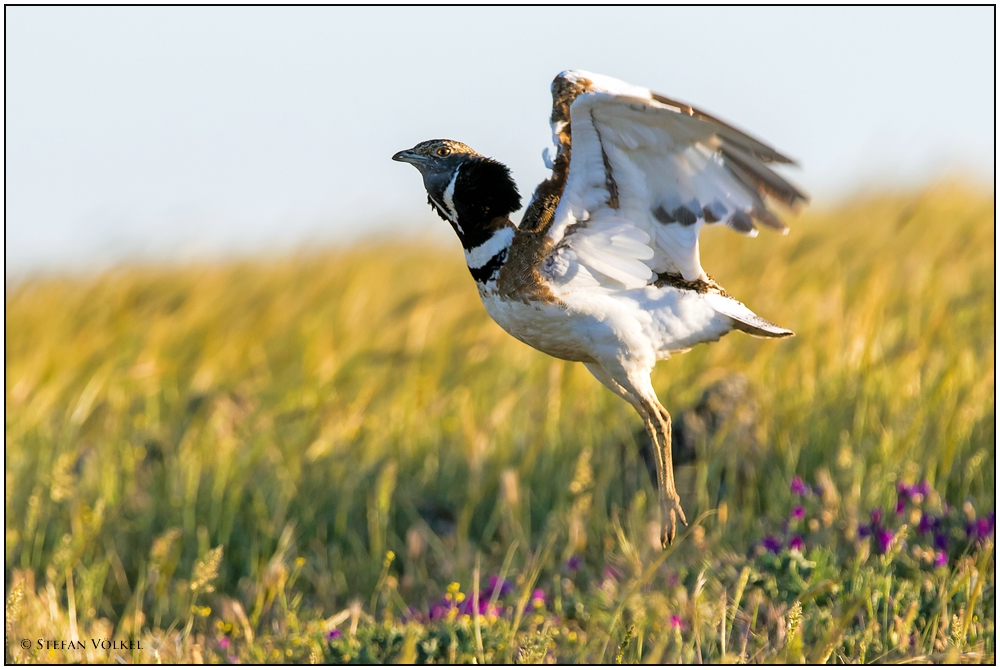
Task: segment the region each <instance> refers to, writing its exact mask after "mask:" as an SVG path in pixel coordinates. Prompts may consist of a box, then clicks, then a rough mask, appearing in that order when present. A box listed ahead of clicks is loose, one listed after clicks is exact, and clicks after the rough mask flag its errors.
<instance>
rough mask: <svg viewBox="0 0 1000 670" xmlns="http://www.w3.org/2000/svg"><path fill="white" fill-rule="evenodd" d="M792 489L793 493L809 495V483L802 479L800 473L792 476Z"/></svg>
mask: <svg viewBox="0 0 1000 670" xmlns="http://www.w3.org/2000/svg"><path fill="white" fill-rule="evenodd" d="M791 489H792V493H794V494H795V495H797V496H807V495H809V485H808V484H806V483H805V482H804V481H802V477H799V476H798V475H796V476H795V477H792V485H791Z"/></svg>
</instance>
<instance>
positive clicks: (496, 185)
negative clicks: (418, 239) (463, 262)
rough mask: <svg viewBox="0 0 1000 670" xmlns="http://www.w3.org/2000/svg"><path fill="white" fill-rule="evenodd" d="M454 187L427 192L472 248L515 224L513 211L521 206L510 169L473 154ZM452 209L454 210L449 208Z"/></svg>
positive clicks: (460, 236) (432, 202)
mask: <svg viewBox="0 0 1000 670" xmlns="http://www.w3.org/2000/svg"><path fill="white" fill-rule="evenodd" d="M457 170H458V176H457V177H455V183H454V185H453V187H452V188H451V189H449V188H448V187H449V186H451V184H450V180H449V184H448V185H446V186H445V188H443V189H441V190H440V191H437V189H435V191H436V192H434V193H431V192H430V190H429V191H428V198H427V200H428V202H429V203H430V204H431V206H432V207H433V208H434V209H435V210H436V211H437V213H438V214H439V215H440V216H441V218H442V219H444V220H445V221H447V222H448V223H450V224H451V227H452V228H453V229H454V230H455V234H457V235H458V237H459V239H460V240H461V241H462V246H463V247H464V248H465V249H466V251H470V250H472V249H475V248H476V247H478V246H480V245H481V244H483V243H484V242H486V241H487V240H489V239H490V238H491V237H492V236H493V234H494V233H495V232H496V231H497V230H500V229H501V228H506V227H508V226H509V227H513V225H514V224H513V223H512V222H511V220H510V213H511V212H514V211H516V210H517V209H518V208H520V206H521V196H520V195H519V194H518V192H517V185H516V184H515V183H514V180H513V179H512V178H511V176H510V170H508V169H507V167H506V166H505V165H503V164H502V163H498V162H497V161H495V160H492V159H490V158H486V157H485V156H470V157H469V158H468V159H467V160H465V161H464V162H462V163H461V164H460V165H459V166H458V167H457ZM449 210H453V211H449Z"/></svg>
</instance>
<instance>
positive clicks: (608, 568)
mask: <svg viewBox="0 0 1000 670" xmlns="http://www.w3.org/2000/svg"><path fill="white" fill-rule="evenodd" d="M604 578H605V579H612V580H614V581H618V580H619V579H621V578H622V573H621V571H620V570H619V569H618V568H616V567H615V566H613V565H605V566H604Z"/></svg>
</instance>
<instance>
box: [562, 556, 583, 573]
mask: <svg viewBox="0 0 1000 670" xmlns="http://www.w3.org/2000/svg"><path fill="white" fill-rule="evenodd" d="M582 567H583V556H580V555H579V554H574V555H573V556H570V557H569V560H568V561H566V569H567V570H573V571H574V572H576V571H577V570H579V569H580V568H582Z"/></svg>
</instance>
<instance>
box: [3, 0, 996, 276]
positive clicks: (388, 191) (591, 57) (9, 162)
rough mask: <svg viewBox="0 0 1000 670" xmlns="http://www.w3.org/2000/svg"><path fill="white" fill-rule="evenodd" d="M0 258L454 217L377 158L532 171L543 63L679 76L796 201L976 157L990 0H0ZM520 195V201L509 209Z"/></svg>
mask: <svg viewBox="0 0 1000 670" xmlns="http://www.w3.org/2000/svg"><path fill="white" fill-rule="evenodd" d="M5 17H6V24H5V25H6V42H5V47H6V54H5V56H6V60H5V66H6V72H5V74H6V90H5V93H6V98H5V105H6V110H5V111H6V116H5V122H6V127H5V130H6V155H5V158H6V171H5V175H6V184H5V185H6V199H5V232H6V245H5V268H6V270H5V272H6V276H7V277H17V276H23V275H30V274H36V273H47V272H53V271H56V272H60V271H77V270H82V269H92V268H97V267H104V266H107V265H109V264H114V263H118V262H135V261H140V262H141V261H144V260H146V259H157V260H167V261H171V260H180V259H188V258H204V257H208V258H212V257H223V256H232V255H239V254H245V253H252V254H261V253H265V254H266V253H281V252H283V251H286V250H292V249H297V248H303V247H312V246H315V245H336V244H345V243H349V242H352V241H354V240H357V239H359V238H365V237H369V238H374V239H377V240H382V239H385V240H397V239H408V238H410V237H414V236H417V237H419V236H423V237H426V236H434V235H443V234H446V233H447V234H451V233H450V230H449V229H448V227H447V225H446V224H444V222H442V221H440V220H439V219H437V217H436V216H435V215H434V214H433V213H432V212H431V210H430V208H429V207H428V206H427V204H426V196H425V194H424V191H423V187H422V184H421V181H420V178H419V175H418V174H417V172H416V171H415V170H414V169H413V168H412V167H410V166H407V165H403V164H400V163H394V162H392V161H391V160H390V157H391V156H392V154H393V153H395V152H396V151H398V150H400V149H404V148H409V147H410V146H412V145H414V144H416V143H417V142H419V141H422V140H425V139H430V138H438V137H447V138H451V139H456V140H460V141H462V142H465V143H466V144H469V145H471V146H472V147H473V148H475V149H477V150H478V151H480V152H481V153H484V154H487V155H490V156H493V157H494V158H496V159H498V160H500V161H502V162H504V163H506V164H507V165H508V166H509V167H510V168H511V169H512V171H513V174H514V177H515V179H516V180H517V182H518V185H519V188H520V190H521V193H522V195H524V196H525V198H527V196H528V195H530V193H531V192H532V191H533V190H534V187H535V185H536V184H537V183H538V182H539V181H541V180H542V179H543V178H544V177H545V176H546V169H545V167H544V164H543V162H542V159H541V154H542V150H543V149H545V148H546V147H548V146H549V145H550V144H551V132H550V129H549V126H548V115H549V112H550V105H551V98H550V93H549V84H550V82H551V80H552V77H553V76H554V75H555V74H556V73H558V72H560V71H561V70H564V69H584V70H590V71H592V72H599V73H603V74H607V75H610V76H613V77H617V78H619V79H622V80H625V81H627V82H630V83H633V84H637V85H640V86H645V87H648V88H650V89H652V90H654V91H656V92H659V93H662V94H664V95H667V96H669V97H672V98H676V99H679V100H683V101H685V102H688V103H690V104H693V105H695V106H697V107H700V108H701V109H704V110H705V111H708V112H711V113H712V114H714V115H716V116H719V117H721V118H723V119H725V120H727V121H729V122H731V123H733V124H734V125H736V126H737V127H740V128H742V129H745V130H748V131H750V132H751V134H753V135H755V136H757V137H759V138H761V139H763V140H765V141H766V142H768V143H770V144H771V145H773V146H774V147H776V148H777V149H778V150H780V151H782V152H783V153H785V154H786V155H789V156H791V157H793V158H795V159H796V160H797V161H798V162H799V167H798V168H792V169H789V170H786V171H785V175H786V176H788V177H790V178H791V179H792V180H793V181H795V182H796V183H798V184H799V185H801V186H802V187H804V188H805V190H806V191H807V192H809V193H810V194H811V195H812V196H813V203H814V205H815V206H823V205H824V203H832V202H835V201H836V200H837V199H838V198H842V197H846V196H847V195H849V194H851V193H855V192H857V191H859V190H871V189H874V188H877V187H882V186H892V187H913V186H919V185H920V184H923V183H927V182H929V181H932V180H934V179H937V178H940V177H942V176H945V175H951V174H959V173H960V174H964V175H969V176H971V177H973V178H975V179H977V180H981V181H982V182H983V183H987V184H991V183H992V182H993V179H994V154H995V133H994V111H995V109H994V92H995V89H994V30H993V28H994V10H993V8H992V7H978V8H976V7H963V8H930V7H917V8H857V7H848V8H733V7H724V8H690V7H688V8H672V7H656V8H654V7H644V8H635V7H633V8H610V7H604V8H523V7H522V8H468V7H467V8H399V7H394V8H345V7H294V8H275V7H243V8H225V7H197V8H192V7H127V8H122V7H7V8H5ZM515 220H517V218H516V217H515Z"/></svg>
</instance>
